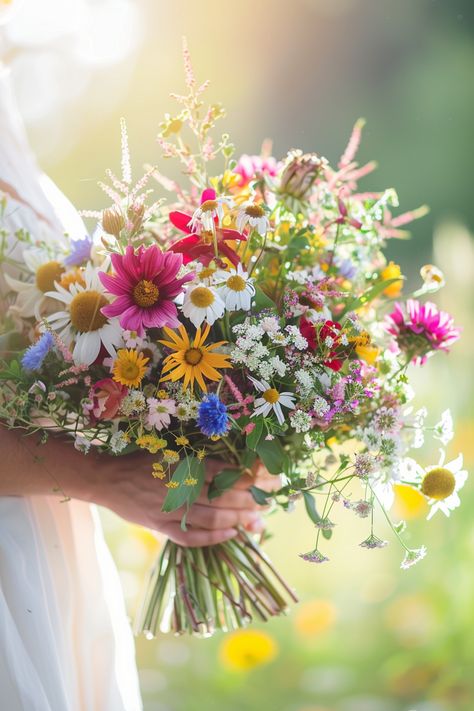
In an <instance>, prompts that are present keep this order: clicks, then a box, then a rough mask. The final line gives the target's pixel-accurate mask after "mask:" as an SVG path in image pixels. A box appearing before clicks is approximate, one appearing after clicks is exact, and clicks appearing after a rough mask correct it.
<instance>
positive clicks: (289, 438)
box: [0, 50, 466, 634]
mask: <svg viewBox="0 0 474 711" xmlns="http://www.w3.org/2000/svg"><path fill="white" fill-rule="evenodd" d="M185 69H186V84H187V94H186V95H185V96H176V97H175V98H176V99H177V100H178V102H179V105H180V109H179V111H178V113H177V114H175V115H172V116H171V115H167V116H166V117H165V120H164V121H163V123H162V124H161V126H160V128H161V131H160V135H159V139H158V140H159V143H160V145H161V148H162V149H163V152H164V156H165V158H168V159H178V160H179V161H180V162H181V163H182V165H183V167H184V173H185V175H186V176H187V178H188V180H189V187H188V188H184V187H182V186H181V185H179V184H178V183H176V182H174V181H173V180H171V179H169V178H166V177H165V176H164V175H163V174H162V173H161V172H159V171H158V170H157V169H156V168H155V167H152V166H150V167H147V169H146V173H145V175H144V177H143V178H141V180H139V181H138V182H137V183H136V184H133V182H132V178H131V169H130V159H129V152H128V139H127V133H126V129H125V126H124V124H122V174H121V177H120V178H117V177H116V176H115V175H113V174H112V173H111V172H110V171H109V172H108V173H107V175H108V179H109V183H107V184H101V187H102V188H103V189H104V191H105V193H106V195H107V196H108V197H109V198H110V200H111V203H112V204H111V206H109V207H107V208H106V209H105V210H104V211H103V212H100V213H94V212H88V213H85V216H86V217H93V218H96V219H98V226H97V228H96V231H95V234H94V238H89V237H85V238H84V239H83V240H79V241H76V242H72V243H70V244H68V245H66V246H58V247H57V249H56V248H52V247H51V246H48V245H45V244H42V243H41V242H40V243H38V240H37V237H36V236H34V235H33V236H29V235H26V234H21V235H17V239H21V240H23V241H24V242H25V245H24V252H23V261H22V262H21V264H20V263H18V264H17V265H16V267H17V271H18V275H17V277H16V278H14V277H13V276H11V274H10V275H9V274H8V273H7V270H6V269H5V279H6V282H7V284H8V288H9V290H10V294H11V295H12V299H11V307H10V315H9V317H8V318H9V319H10V321H11V323H13V325H14V326H15V327H16V331H17V332H18V334H21V335H22V336H23V337H24V338H26V339H29V341H30V343H32V344H31V345H29V347H28V348H26V350H24V348H21V347H19V346H17V347H16V348H17V353H16V354H15V353H13V354H10V356H9V358H8V359H7V360H5V361H4V363H3V369H2V375H1V377H2V380H3V391H2V397H1V401H0V417H1V418H2V419H3V421H4V422H5V423H7V425H9V426H11V427H22V428H25V429H27V430H28V431H33V430H41V431H42V432H43V433H44V438H45V439H46V437H47V436H48V432H50V431H52V432H62V433H68V434H69V436H70V437H71V439H72V440H73V441H74V444H75V446H76V447H77V448H79V449H81V450H83V451H84V452H87V451H88V449H89V448H90V447H91V446H92V447H95V448H97V449H98V450H100V451H103V452H104V453H108V454H111V455H122V456H123V455H126V454H127V453H129V452H131V451H135V450H137V449H144V450H147V451H148V452H150V453H152V454H153V455H155V457H156V459H155V462H154V464H153V467H152V471H150V476H154V477H155V478H156V479H157V481H156V486H157V487H162V486H164V487H167V489H168V492H167V496H166V499H165V502H164V506H163V510H164V511H165V512H171V511H175V510H177V509H179V510H180V511H182V514H183V515H182V527H183V528H184V529H185V528H186V525H187V524H186V517H187V514H188V512H189V509H190V507H192V505H193V502H194V501H195V500H196V499H197V497H198V496H199V494H200V491H201V489H202V487H203V484H204V479H205V461H206V458H207V457H213V458H218V459H221V460H224V461H225V463H226V464H225V467H224V469H223V471H222V472H221V473H220V474H219V475H218V476H217V477H216V478H215V479H214V480H213V481H212V483H211V484H210V487H209V494H208V495H209V498H212V497H216V496H219V495H221V494H222V493H223V492H225V491H226V490H227V489H228V488H229V487H231V486H233V484H234V483H235V482H236V481H237V480H238V479H239V478H240V477H241V476H242V475H243V474H244V473H247V474H248V473H249V472H251V471H252V467H254V466H255V465H256V464H258V463H263V465H264V466H265V467H266V468H267V470H268V471H269V472H270V473H271V474H272V475H275V489H274V491H273V492H272V493H268V492H266V491H263V490H262V489H259V488H258V487H257V486H253V487H251V489H250V491H251V493H252V495H253V497H254V499H255V500H256V502H257V503H259V504H262V505H270V504H272V505H273V507H281V508H282V509H284V510H286V511H290V510H291V509H292V508H293V507H294V505H295V501H296V500H297V499H301V500H302V501H303V503H304V507H305V510H306V513H307V515H308V516H309V518H310V519H311V521H312V522H313V524H314V526H315V540H314V543H313V545H311V546H309V547H308V550H306V549H303V550H302V552H301V557H302V558H303V559H304V560H305V561H308V562H310V563H322V562H324V561H326V560H328V558H327V556H326V555H325V552H324V541H325V539H329V538H330V537H331V536H332V534H333V528H334V524H333V522H332V520H331V514H332V512H333V510H334V508H335V507H339V506H342V507H345V508H346V509H348V510H349V511H350V512H352V514H354V515H356V516H359V517H362V518H364V519H367V537H366V538H365V540H364V541H362V542H361V543H360V545H361V546H362V547H364V548H366V549H373V548H380V547H383V546H385V545H386V541H385V540H383V539H382V538H381V537H379V536H378V535H377V534H376V532H375V530H374V509H375V508H376V507H377V506H379V507H380V508H381V510H382V511H383V512H384V514H385V516H386V518H387V520H388V521H389V523H390V525H391V527H392V530H393V533H394V535H395V537H396V538H397V539H398V540H399V541H400V543H401V545H402V547H403V549H404V558H403V562H402V568H407V567H409V566H411V565H413V564H414V563H416V562H417V561H418V560H419V559H420V558H422V557H423V556H424V555H425V548H424V547H420V548H418V549H411V548H409V547H408V546H407V545H406V544H405V543H404V540H403V537H402V532H403V527H404V524H403V523H397V524H395V523H392V521H391V519H390V514H389V511H390V507H391V504H392V501H393V496H394V486H395V485H403V486H408V487H411V488H412V489H415V490H416V491H417V492H419V495H420V496H422V497H425V499H426V500H427V502H428V503H429V505H430V507H431V510H430V516H431V515H433V514H434V513H435V512H436V511H437V510H441V511H443V512H444V513H446V514H449V512H450V510H451V509H453V508H455V507H456V506H458V504H459V497H458V490H459V489H460V488H461V486H462V485H463V483H464V481H465V478H466V472H464V471H463V469H462V457H461V456H459V457H458V458H457V459H455V460H454V461H452V462H450V463H448V464H445V463H444V460H443V459H442V460H441V461H440V462H439V463H437V464H435V465H433V466H431V467H427V468H422V467H421V466H420V465H418V464H417V463H416V462H415V460H414V459H412V458H411V457H409V456H408V454H409V452H410V450H411V449H416V448H418V447H420V446H421V444H422V443H423V436H424V432H425V431H430V432H431V434H432V435H433V437H434V438H435V439H437V440H439V441H440V442H441V444H442V445H447V444H448V442H449V440H450V439H451V437H452V422H451V418H450V415H449V412H445V413H444V414H443V416H442V418H441V420H440V422H438V423H437V424H435V425H432V426H428V425H426V424H425V420H426V417H427V412H426V410H425V409H424V408H422V409H420V410H418V411H414V410H413V408H412V407H411V406H410V405H409V401H410V400H411V398H412V392H411V389H410V387H409V385H408V378H407V371H408V369H409V366H410V364H412V365H414V366H421V365H423V364H424V363H425V362H426V361H427V359H428V358H429V357H431V356H432V355H434V354H435V353H436V352H438V351H445V352H446V351H448V350H449V347H450V346H451V345H452V344H453V343H454V342H455V341H456V339H457V338H458V336H459V331H458V329H457V328H456V327H455V326H454V324H453V320H452V318H451V317H450V316H449V315H448V314H447V313H444V312H442V311H440V310H438V308H437V307H436V306H435V305H434V303H432V302H430V301H424V300H420V299H424V298H425V297H426V296H427V295H430V294H431V293H432V292H434V291H436V290H437V289H439V288H440V287H441V286H443V283H444V279H443V275H442V273H441V272H440V271H439V270H438V269H436V268H435V267H434V266H431V265H428V266H425V267H423V269H422V274H421V276H422V284H421V286H420V288H419V289H418V291H417V292H416V293H415V294H414V295H412V298H409V299H405V298H404V299H402V300H400V298H401V292H402V288H403V276H402V274H401V271H400V268H399V267H398V266H397V265H396V264H394V263H392V262H389V263H387V260H386V258H385V257H384V255H383V251H382V249H383V247H384V246H385V244H386V242H387V241H388V240H389V239H392V238H402V237H404V236H405V235H406V233H405V232H404V231H403V227H404V225H405V224H406V223H408V222H409V221H411V220H413V219H415V218H417V217H420V216H422V215H423V214H424V212H425V208H421V209H419V210H415V211H412V212H408V213H405V214H401V215H398V216H393V214H392V208H393V207H396V206H397V197H396V194H395V192H394V191H393V190H385V191H383V192H361V191H360V190H359V187H358V183H359V180H360V179H361V178H363V177H364V176H365V175H367V174H368V173H369V172H370V171H371V170H372V169H373V168H374V165H373V164H372V163H368V164H367V165H364V166H362V167H360V166H359V165H358V164H357V163H356V161H355V154H356V151H357V148H358V145H359V141H360V137H361V131H362V126H363V122H362V121H358V122H357V123H356V125H355V127H354V130H353V132H352V135H351V138H350V140H349V144H348V146H347V148H346V150H345V151H344V153H343V155H342V157H341V158H340V160H339V162H338V164H337V166H336V167H331V165H330V164H329V163H328V161H327V160H326V159H325V158H323V157H321V156H319V155H317V154H316V153H309V154H303V153H302V152H301V151H291V152H290V153H288V155H287V157H286V158H285V159H284V160H282V161H281V162H280V161H277V160H276V159H275V158H273V157H271V155H270V153H269V151H268V146H264V149H263V151H262V155H260V156H249V155H243V156H241V157H240V158H239V160H233V158H232V156H233V153H234V147H233V146H232V144H231V143H230V141H229V137H228V136H227V135H226V134H224V135H223V136H222V137H221V139H220V140H219V141H217V142H215V141H214V140H213V139H212V137H211V134H212V130H213V128H214V126H215V123H216V121H217V120H218V119H219V118H221V116H222V115H223V110H222V108H221V107H220V106H219V105H211V106H209V107H205V105H204V103H203V100H202V94H203V91H204V89H205V88H206V84H204V85H202V86H198V85H197V84H196V81H195V78H194V74H193V71H192V68H191V64H190V61H189V56H188V53H187V50H186V51H185ZM193 142H194V143H193ZM193 146H194V147H193ZM218 158H219V159H221V161H222V163H221V166H220V168H219V169H217V170H215V171H213V172H211V173H209V172H208V169H209V165H210V164H211V162H212V161H214V160H215V159H218ZM152 181H157V182H158V183H159V185H160V186H161V187H162V188H164V189H165V190H166V191H168V193H170V194H171V199H170V200H169V201H167V202H166V203H164V202H163V201H161V200H160V201H158V202H154V203H152V204H149V195H150V193H151V190H150V189H149V185H150V184H151V182H152ZM7 236H8V235H6V233H5V231H3V232H2V250H1V254H2V260H3V265H4V266H8V267H10V268H11V259H6V256H5V255H6V247H5V245H6V238H7ZM17 340H18V337H17ZM443 456H444V455H443ZM316 500H317V504H316ZM289 524H290V520H289ZM260 543H261V542H257V541H256V540H255V539H254V538H253V537H252V536H251V535H249V534H248V533H247V532H245V531H244V530H242V531H240V532H239V534H238V536H237V537H236V538H234V539H233V540H230V541H228V542H226V543H223V544H220V545H217V546H212V547H207V548H202V549H187V548H182V547H180V546H178V545H176V544H174V543H171V542H167V543H166V545H165V546H164V549H163V551H162V554H161V557H160V560H159V561H158V564H157V566H156V569H155V571H154V573H153V575H152V579H151V582H150V586H149V590H148V593H147V596H146V600H145V604H144V608H143V612H142V615H141V618H140V620H139V623H138V627H139V628H140V629H142V630H144V631H145V632H147V633H150V634H154V633H155V631H156V629H157V628H158V627H159V626H160V627H161V628H162V629H164V630H169V629H172V630H173V631H174V632H184V631H191V632H194V633H201V634H211V633H212V632H213V631H214V630H215V629H216V628H221V629H232V628H235V627H237V626H241V625H243V624H245V623H246V622H248V621H249V620H250V619H251V618H252V617H257V618H259V619H261V620H265V619H267V618H268V617H269V616H271V615H275V614H278V613H281V612H282V611H283V610H285V608H286V606H287V599H288V598H291V597H294V594H293V593H292V591H291V590H290V589H289V588H288V586H287V585H286V584H285V583H284V581H283V579H282V578H281V576H280V575H279V574H278V573H277V571H276V570H275V569H274V568H273V566H272V564H271V563H270V561H269V560H268V558H267V557H266V555H265V554H264V553H263V551H262V549H261V547H260Z"/></svg>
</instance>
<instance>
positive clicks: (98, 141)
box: [0, 0, 474, 711]
mask: <svg viewBox="0 0 474 711" xmlns="http://www.w3.org/2000/svg"><path fill="white" fill-rule="evenodd" d="M17 5H18V4H17V3H16V2H15V0H10V1H9V2H7V1H6V0H0V10H1V12H2V13H5V12H6V11H8V10H11V9H13V10H17V14H16V16H15V17H14V18H13V19H12V20H11V22H10V23H9V24H8V25H6V26H5V27H4V28H3V33H2V35H1V39H0V48H1V51H2V54H3V56H4V57H5V58H6V60H7V61H8V63H9V64H10V65H11V67H12V74H13V80H14V85H15V90H16V93H17V96H18V100H19V103H20V106H21V109H22V113H23V115H24V117H25V120H26V122H27V126H28V130H29V134H30V138H31V142H32V145H33V147H34V150H35V152H36V154H37V155H38V157H39V160H40V162H41V163H42V165H43V167H44V168H45V169H46V171H47V172H48V173H49V174H50V175H51V176H52V177H53V178H54V180H55V181H56V182H57V183H58V185H59V186H60V187H61V188H62V190H63V191H64V192H65V193H66V194H67V195H68V197H69V198H70V199H71V200H72V201H73V202H74V204H75V205H76V206H77V207H78V208H82V209H97V208H100V207H102V206H103V204H104V203H103V195H102V194H101V192H100V190H99V189H98V188H97V180H99V179H101V178H102V176H103V173H104V169H105V168H106V167H111V168H112V169H115V168H118V165H119V160H120V156H119V142H120V132H119V117H120V116H124V117H125V118H126V120H127V123H128V128H129V134H130V141H131V146H132V151H133V158H134V165H135V167H136V173H137V174H138V173H139V172H140V170H141V166H142V165H143V164H144V163H145V162H147V163H153V164H157V165H158V166H159V168H160V170H162V172H165V173H169V174H172V175H174V176H176V175H177V171H176V168H175V167H173V166H172V165H171V164H170V165H168V164H167V163H166V162H165V161H163V160H162V159H161V158H160V150H159V146H158V145H157V143H156V134H157V132H158V124H159V122H160V120H161V119H162V117H163V114H164V113H165V112H167V111H173V110H174V108H175V106H174V103H173V100H172V99H171V98H170V97H169V94H170V92H172V91H176V92H178V93H179V92H180V91H181V90H182V89H183V77H182V66H181V37H182V35H186V36H187V38H188V42H189V46H190V50H191V53H192V57H193V61H194V65H195V69H196V72H197V74H198V77H199V78H201V79H202V80H204V79H206V78H209V79H210V80H211V88H210V92H209V97H210V99H211V100H212V101H222V102H223V103H224V104H225V106H226V107H227V110H228V117H227V119H226V128H227V129H228V131H229V132H230V134H231V136H232V138H233V141H234V142H235V144H236V146H237V153H239V152H241V153H243V152H246V153H254V152H258V150H259V147H260V144H261V142H262V140H263V139H265V138H267V137H271V138H273V141H274V144H273V145H274V148H273V150H274V154H275V155H276V156H278V157H280V156H282V155H284V153H285V152H286V150H287V149H288V148H292V147H301V148H303V149H304V150H307V151H312V150H315V151H317V152H319V153H322V154H323V155H325V156H327V157H328V159H329V160H331V161H334V160H336V159H337V157H338V156H339V154H340V152H341V150H342V149H343V147H344V145H345V141H346V138H347V136H348V134H349V132H350V129H351V126H352V124H353V123H354V121H355V119H357V118H358V117H359V116H363V117H365V118H366V119H367V126H366V129H365V134H364V141H363V145H362V149H361V154H360V156H361V159H369V158H376V159H377V160H378V162H379V169H378V171H377V172H376V173H375V174H374V175H373V176H371V177H370V178H369V179H368V180H367V181H366V187H367V189H371V188H377V189H379V188H384V187H391V186H394V187H396V189H397V191H398V194H399V197H400V202H401V206H402V207H403V208H405V209H409V208H412V207H417V206H418V205H420V204H422V203H428V204H429V205H430V207H431V212H430V214H429V215H428V216H427V217H425V218H424V219H423V220H422V221H420V222H418V223H416V224H415V226H414V230H413V237H412V240H411V241H410V242H408V243H407V242H403V243H400V242H399V243H394V244H391V245H390V248H389V254H390V257H391V258H393V259H395V260H396V261H398V262H399V263H400V264H401V266H402V269H403V271H404V273H405V274H407V276H408V277H409V279H408V288H410V287H411V286H414V285H415V283H416V279H417V274H418V269H419V267H420V266H421V265H422V264H424V263H426V262H434V263H435V264H437V266H438V267H440V268H441V269H442V270H443V271H444V272H445V275H446V276H447V279H448V285H447V287H446V288H445V290H444V291H442V292H441V293H440V294H439V297H438V298H437V299H436V300H437V302H438V304H439V305H440V306H442V307H443V308H446V309H448V310H450V311H452V312H453V314H454V315H455V317H456V320H457V321H458V322H459V323H460V324H462V325H463V328H464V333H463V338H462V341H461V342H460V343H459V344H458V345H456V347H455V348H454V349H453V352H452V355H451V357H450V358H449V359H446V358H445V357H443V355H439V356H438V358H436V359H433V360H432V361H431V362H430V363H429V364H428V365H427V366H426V367H425V368H424V369H422V370H419V372H417V373H416V376H415V381H416V386H417V389H418V398H417V402H416V404H417V405H418V406H422V405H423V404H426V405H427V406H428V407H429V409H430V410H431V412H432V415H433V418H434V422H436V421H437V419H439V415H440V413H441V412H442V411H443V410H444V409H445V408H446V407H448V406H451V408H452V411H453V414H454V416H455V420H456V425H457V435H456V438H455V440H454V442H452V443H451V444H450V445H449V451H448V456H450V455H452V456H450V458H453V457H454V456H456V455H457V454H458V452H459V451H460V450H462V451H463V452H464V455H465V459H466V463H467V465H468V468H469V467H471V468H472V464H473V462H474V432H473V430H472V424H473V420H474V408H473V406H472V400H473V395H474V391H473V386H472V362H473V356H474V352H473V351H474V348H473V343H474V340H473V338H472V329H473V326H474V318H473V314H474V308H473V306H474V304H473V300H474V296H473V288H472V284H473V278H474V268H473V265H474V246H473V241H472V237H471V235H470V231H469V230H470V228H471V229H472V224H473V217H474V200H473V199H472V163H473V157H472V153H473V152H472V139H473V135H472V126H474V96H473V94H474V90H473V82H472V75H473V70H474V42H473V32H474V21H473V20H474V4H473V3H472V1H471V0H464V1H462V0H416V2H414V1H413V0H292V2H291V3H289V2H284V1H283V0H260V1H259V2H255V0H240V2H238V3H230V2H222V0H221V1H220V2H218V0H200V2H195V1H194V0H188V1H186V0H173V2H166V3H165V2H159V1H158V2H157V1H156V0H135V1H134V2H132V1H131V0H95V1H94V0H90V1H89V2H86V1H85V0H42V1H41V2H38V0H25V2H24V3H23V4H22V5H21V7H19V8H18V7H17ZM0 20H1V15H0ZM430 445H431V443H430ZM419 458H420V463H421V464H422V465H428V464H432V463H434V462H436V461H437V459H438V451H437V449H436V447H435V446H434V445H433V447H430V446H428V447H425V449H424V450H422V451H421V452H420V455H419ZM473 491H474V488H473V486H472V483H471V484H468V485H467V486H466V487H465V490H464V491H463V497H462V498H463V503H462V506H461V508H460V509H459V510H458V511H456V512H455V513H454V515H453V516H452V517H451V519H449V520H448V519H445V518H444V517H443V518H442V514H437V516H436V517H435V519H434V520H433V521H432V522H430V523H429V524H427V523H426V522H425V521H424V517H425V515H426V511H425V510H424V508H423V506H422V505H421V504H420V502H419V500H415V501H406V500H405V501H404V500H403V499H402V497H401V496H399V497H398V503H397V506H398V510H399V514H400V516H403V517H405V518H407V519H412V520H411V524H412V525H411V531H412V533H411V539H410V541H411V543H412V545H413V546H418V545H420V544H421V543H425V544H426V545H427V546H428V548H429V556H428V557H427V558H426V559H425V561H423V562H422V563H420V564H419V565H418V566H416V567H415V568H412V569H410V570H409V571H407V572H404V571H401V570H399V562H400V559H401V551H400V550H399V549H398V548H397V544H396V542H395V541H393V540H392V539H391V538H390V532H389V531H387V530H385V528H384V523H383V521H380V522H379V532H380V535H385V537H388V538H390V540H391V545H390V547H389V548H388V549H385V550H383V551H377V550H376V551H367V550H362V549H360V548H359V547H358V546H357V543H358V542H359V541H360V540H362V538H363V537H364V530H363V529H364V525H363V522H361V521H353V520H352V517H351V518H349V515H347V516H344V512H343V513H342V514H341V516H340V518H339V521H340V523H341V524H343V525H341V527H340V529H339V530H338V529H336V533H337V534H338V535H335V536H334V542H332V541H331V542H330V543H329V544H328V545H327V548H326V552H327V553H328V555H329V556H330V558H331V563H330V564H327V565H325V566H311V565H309V564H307V563H305V562H303V561H302V560H301V559H300V558H298V555H297V554H298V553H299V552H301V550H304V549H306V548H308V541H310V540H312V530H311V527H310V525H309V524H307V523H306V522H305V521H304V517H303V515H302V511H301V510H299V509H297V511H296V513H293V514H292V515H288V516H286V517H285V515H283V514H278V515H275V516H273V517H271V518H270V520H269V527H270V529H271V531H272V532H274V533H275V536H274V538H273V540H272V541H271V542H270V544H269V546H268V549H269V552H270V553H271V555H272V557H273V559H274V561H275V562H276V564H277V565H278V567H279V568H280V570H283V571H285V572H286V577H287V579H288V580H289V581H290V582H291V584H292V585H293V586H295V588H297V590H298V592H299V594H300V597H301V600H302V602H301V603H300V605H299V606H297V607H296V608H295V609H293V610H292V611H291V614H290V615H289V616H288V617H286V618H284V619H278V620H276V621H274V622H272V623H271V624H268V625H267V626H265V627H262V626H260V627H259V626H255V627H253V628H252V632H251V634H249V633H247V632H243V633H241V634H237V635H234V636H229V637H227V638H224V637H222V636H219V637H215V638H213V639H211V640H198V639H186V638H173V637H166V636H162V637H160V638H159V639H158V640H156V641H154V642H149V641H146V640H143V639H140V640H138V645H137V646H138V662H139V667H140V676H141V684H142V690H143V695H144V701H145V709H146V711H182V710H185V711H202V710H203V709H206V711H222V710H223V709H225V711H257V710H259V711H260V710H261V709H265V710H266V709H272V710H275V711H472V709H473V708H474V680H473V675H472V669H473V668H474V527H473V526H472V514H471V511H472V508H473V506H474V493H473ZM104 523H105V526H106V531H107V535H108V538H109V541H110V544H111V547H112V550H113V553H114V556H115V559H116V561H117V564H118V566H119V569H120V571H121V577H122V581H123V587H124V591H125V595H126V598H127V603H128V605H129V610H130V614H131V615H132V614H133V611H134V609H135V607H136V605H137V599H138V594H139V589H140V581H141V580H142V579H143V575H144V572H145V570H146V569H147V567H148V566H149V565H150V564H151V563H152V561H153V559H154V557H155V555H156V552H157V550H158V544H157V543H156V541H155V539H154V538H153V537H152V536H151V534H148V533H147V532H146V531H143V530H141V529H139V528H137V527H131V526H128V525H126V524H125V523H123V522H122V521H121V520H120V519H118V518H116V517H113V516H112V515H109V514H105V515H104ZM288 531H291V534H290V535H288Z"/></svg>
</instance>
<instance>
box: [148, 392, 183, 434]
mask: <svg viewBox="0 0 474 711" xmlns="http://www.w3.org/2000/svg"><path fill="white" fill-rule="evenodd" d="M147 403H148V416H147V426H148V427H149V428H152V427H155V428H156V429H157V430H162V429H163V427H168V426H169V424H170V422H171V415H175V414H176V402H175V401H174V400H171V399H165V400H157V399H156V398H154V397H149V398H147Z"/></svg>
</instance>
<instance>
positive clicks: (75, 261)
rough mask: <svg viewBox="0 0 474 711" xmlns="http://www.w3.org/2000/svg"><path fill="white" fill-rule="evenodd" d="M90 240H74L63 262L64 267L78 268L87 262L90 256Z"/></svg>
mask: <svg viewBox="0 0 474 711" xmlns="http://www.w3.org/2000/svg"><path fill="white" fill-rule="evenodd" d="M91 249H92V239H91V237H88V236H86V237H84V239H76V240H73V241H72V242H71V252H70V253H69V254H68V256H67V257H66V259H65V260H64V264H65V265H66V267H74V266H80V265H81V264H84V262H87V260H88V259H89V258H90V256H91Z"/></svg>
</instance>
